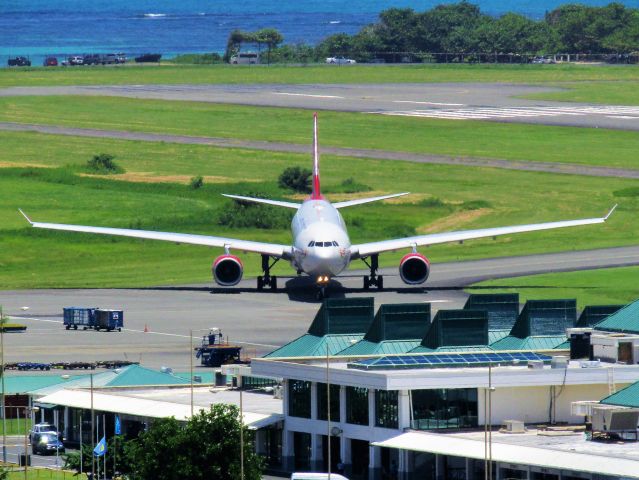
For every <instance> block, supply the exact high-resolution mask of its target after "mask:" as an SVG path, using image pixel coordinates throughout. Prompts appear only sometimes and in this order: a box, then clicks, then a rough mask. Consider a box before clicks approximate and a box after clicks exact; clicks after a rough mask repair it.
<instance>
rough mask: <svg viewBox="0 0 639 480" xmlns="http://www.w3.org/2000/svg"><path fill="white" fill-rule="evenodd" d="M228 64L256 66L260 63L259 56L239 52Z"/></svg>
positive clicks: (254, 53)
mask: <svg viewBox="0 0 639 480" xmlns="http://www.w3.org/2000/svg"><path fill="white" fill-rule="evenodd" d="M229 63H231V64H233V65H258V64H259V63H260V54H259V53H256V52H241V53H238V54H237V55H233V56H232V57H231V59H230V60H229Z"/></svg>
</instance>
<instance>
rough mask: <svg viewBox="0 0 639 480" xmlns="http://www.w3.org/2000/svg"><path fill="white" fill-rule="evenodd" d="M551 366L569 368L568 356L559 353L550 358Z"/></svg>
mask: <svg viewBox="0 0 639 480" xmlns="http://www.w3.org/2000/svg"><path fill="white" fill-rule="evenodd" d="M550 368H568V357H564V356H563V355H557V356H555V357H552V358H551V359H550Z"/></svg>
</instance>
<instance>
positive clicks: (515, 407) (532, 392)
mask: <svg viewBox="0 0 639 480" xmlns="http://www.w3.org/2000/svg"><path fill="white" fill-rule="evenodd" d="M623 386H624V385H617V389H620V388H622V387H623ZM484 390H485V389H482V388H480V389H479V390H478V405H477V406H478V416H479V424H480V425H484V424H485V420H484ZM554 392H555V395H556V397H557V398H556V402H555V408H554V410H553V412H552V415H553V418H554V420H555V421H556V422H572V423H575V422H579V421H580V420H581V419H580V418H579V417H574V416H572V415H570V405H571V403H572V402H576V401H579V400H601V399H602V398H604V397H606V396H608V394H609V392H608V385H601V384H599V385H566V386H565V387H563V390H562V387H561V386H558V387H555V390H554ZM550 395H551V387H549V386H539V387H517V388H515V387H513V388H496V389H495V391H494V392H493V393H492V402H491V403H492V408H491V409H492V421H491V423H492V424H493V425H501V424H502V423H503V421H504V420H522V421H524V422H525V423H546V422H550V421H551V418H550V416H549V410H550Z"/></svg>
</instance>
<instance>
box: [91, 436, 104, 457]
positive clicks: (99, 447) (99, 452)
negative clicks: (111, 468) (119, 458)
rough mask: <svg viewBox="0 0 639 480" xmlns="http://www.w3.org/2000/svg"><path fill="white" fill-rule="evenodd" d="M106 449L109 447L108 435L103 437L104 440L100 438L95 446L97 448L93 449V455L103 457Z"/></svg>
mask: <svg viewBox="0 0 639 480" xmlns="http://www.w3.org/2000/svg"><path fill="white" fill-rule="evenodd" d="M106 449H107V447H106V437H102V440H100V441H99V442H98V444H97V445H96V446H95V448H94V449H93V456H94V457H101V456H102V455H104V454H105V453H106Z"/></svg>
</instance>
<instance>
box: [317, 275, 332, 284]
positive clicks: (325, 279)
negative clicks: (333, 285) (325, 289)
mask: <svg viewBox="0 0 639 480" xmlns="http://www.w3.org/2000/svg"><path fill="white" fill-rule="evenodd" d="M329 280H330V278H329V277H328V275H320V276H318V277H317V283H319V284H323V283H328V282H329Z"/></svg>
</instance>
